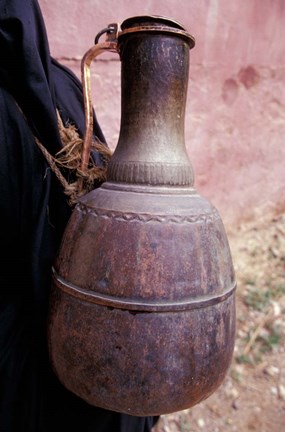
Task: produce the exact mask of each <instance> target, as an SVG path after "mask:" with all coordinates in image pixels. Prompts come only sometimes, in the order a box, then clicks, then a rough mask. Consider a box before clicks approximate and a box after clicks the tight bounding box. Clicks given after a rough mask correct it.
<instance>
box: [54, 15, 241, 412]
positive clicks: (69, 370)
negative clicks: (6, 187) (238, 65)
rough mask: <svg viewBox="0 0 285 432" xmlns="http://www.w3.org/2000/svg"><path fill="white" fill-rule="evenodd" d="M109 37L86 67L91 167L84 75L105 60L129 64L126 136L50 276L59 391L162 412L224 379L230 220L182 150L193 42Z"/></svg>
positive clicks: (122, 34) (230, 342)
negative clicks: (115, 56) (199, 186)
mask: <svg viewBox="0 0 285 432" xmlns="http://www.w3.org/2000/svg"><path fill="white" fill-rule="evenodd" d="M105 31H106V32H107V33H109V34H108V36H107V41H106V42H104V43H103V44H100V43H99V44H98V45H95V47H94V48H92V52H91V51H89V52H88V54H87V55H86V56H85V60H84V61H83V69H82V70H83V84H84V88H85V104H86V107H88V106H89V109H88V108H87V111H86V135H85V145H84V149H83V155H85V156H83V165H82V168H83V169H84V164H85V165H86V163H87V162H86V161H88V153H89V151H90V147H88V146H90V139H91V138H90V133H89V132H90V128H91V127H92V120H91V117H92V116H91V115H90V105H89V104H90V88H89V85H90V83H89V78H88V68H89V66H90V64H91V60H92V59H93V58H94V56H96V55H97V54H98V53H99V52H101V51H102V50H105V49H107V50H111V51H117V52H118V53H119V55H120V58H121V63H122V76H121V79H122V120H121V129H120V136H119V141H118V145H117V148H116V150H115V152H114V155H113V156H112V159H111V162H110V165H109V168H108V180H107V182H105V183H104V184H103V185H102V186H101V187H100V188H98V189H96V190H94V191H92V192H90V193H88V194H87V195H85V196H84V197H82V198H80V200H79V202H78V204H77V206H76V207H75V209H74V211H73V214H72V216H71V218H70V221H69V224H68V226H67V228H66V231H65V234H64V237H63V240H62V244H61V248H60V251H59V254H58V257H57V260H56V262H55V264H54V268H53V287H52V296H51V307H50V316H49V350H50V357H51V361H52V364H53V367H54V370H55V372H56V374H57V375H58V377H59V379H60V381H61V382H62V383H63V384H64V385H65V386H66V387H67V388H68V389H69V390H71V391H72V392H74V393H75V394H77V395H78V396H80V397H81V398H83V399H84V400H86V401H87V402H88V403H90V404H92V405H95V406H98V407H102V408H106V409H110V410H113V411H119V412H124V413H128V414H132V415H136V416H145V415H157V414H166V413H170V412H174V411H178V410H183V409H186V408H189V407H191V406H193V405H195V404H197V403H199V402H200V401H201V400H203V399H205V398H207V397H208V396H209V395H210V394H211V393H213V392H214V391H215V390H216V389H217V388H218V386H219V385H220V384H221V383H222V381H223V379H224V377H225V375H226V373H227V370H228V368H229V365H230V362H231V359H232V353H233V347H234V341H235V287H236V284H235V277H234V270H233V265H232V259H231V253H230V249H229V245H228V241H227V236H226V233H225V230H224V227H223V223H222V220H221V218H220V215H219V213H218V211H217V210H216V209H215V208H214V207H213V206H212V205H211V203H209V201H207V200H206V199H205V198H203V197H201V196H200V195H199V194H198V193H197V192H196V190H195V189H194V186H193V183H194V181H193V170H192V167H191V163H190V161H189V159H188V155H187V152H186V147H185V142H184V114H185V105H186V95H187V84H188V71H189V50H190V48H192V47H193V46H194V39H193V37H192V36H190V35H189V34H188V33H187V32H186V31H185V30H184V29H183V27H181V25H180V24H178V23H176V22H175V21H172V20H170V19H167V18H163V17H155V16H150V17H145V16H142V17H134V18H130V19H127V20H126V21H124V23H123V24H122V25H121V29H120V30H119V31H118V29H117V27H116V26H114V25H112V26H110V28H107V29H105ZM86 59H87V62H86ZM86 65H87V66H86ZM84 71H85V72H84ZM88 134H89V135H88Z"/></svg>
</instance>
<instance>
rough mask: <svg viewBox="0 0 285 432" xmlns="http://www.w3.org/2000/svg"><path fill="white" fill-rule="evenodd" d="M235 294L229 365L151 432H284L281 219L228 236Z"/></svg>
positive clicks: (284, 235) (284, 247) (284, 233)
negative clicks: (200, 396)
mask: <svg viewBox="0 0 285 432" xmlns="http://www.w3.org/2000/svg"><path fill="white" fill-rule="evenodd" d="M228 237H229V242H230V246H231V251H232V257H233V262H234V267H235V271H236V277H237V281H238V290H237V333H236V346H235V353H234V357H233V361H232V365H231V367H230V369H229V371H228V374H227V377H226V379H225V380H224V382H223V384H222V385H221V387H220V388H219V389H218V390H217V391H216V392H215V393H214V394H213V395H212V396H210V397H209V398H208V399H207V400H205V401H204V402H202V403H200V404H199V405H196V406H195V407H193V408H191V409H189V410H185V411H181V412H177V413H174V414H169V415H165V416H161V418H160V421H159V423H158V425H157V427H156V428H155V430H154V432H200V431H201V432H203V431H206V432H234V431H238V432H247V431H258V432H283V431H284V432H285V214H280V215H278V216H276V217H274V218H270V219H268V220H264V219H263V220H259V221H255V222H254V223H253V222H249V223H244V224H243V225H241V226H240V227H239V228H238V229H237V230H235V231H234V232H232V233H231V232H228Z"/></svg>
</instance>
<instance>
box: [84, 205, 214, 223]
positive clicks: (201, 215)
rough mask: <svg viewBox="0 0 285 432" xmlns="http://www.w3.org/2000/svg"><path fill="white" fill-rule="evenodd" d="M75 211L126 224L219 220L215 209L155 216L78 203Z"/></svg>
mask: <svg viewBox="0 0 285 432" xmlns="http://www.w3.org/2000/svg"><path fill="white" fill-rule="evenodd" d="M76 210H78V211H79V212H81V213H83V214H90V215H92V216H95V217H100V218H104V219H114V220H117V221H122V222H123V221H128V222H144V223H148V222H152V223H155V222H157V223H177V224H182V223H191V224H196V223H208V222H214V221H215V220H218V219H220V215H219V213H218V211H217V210H216V209H215V208H212V211H211V212H208V213H205V211H204V209H201V210H199V209H197V210H196V213H195V214H192V215H191V214H189V215H157V214H148V213H139V214H137V213H130V212H129V213H128V212H126V213H124V212H117V211H110V210H101V209H95V208H92V207H88V206H86V205H84V204H83V203H79V204H77V206H76Z"/></svg>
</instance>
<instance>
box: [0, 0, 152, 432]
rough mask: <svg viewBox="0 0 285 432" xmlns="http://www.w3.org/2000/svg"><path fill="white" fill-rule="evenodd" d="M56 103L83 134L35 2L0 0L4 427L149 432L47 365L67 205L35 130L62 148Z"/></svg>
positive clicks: (77, 93)
mask: <svg viewBox="0 0 285 432" xmlns="http://www.w3.org/2000/svg"><path fill="white" fill-rule="evenodd" d="M56 108H57V109H59V111H60V113H61V116H62V118H63V120H64V121H65V122H67V121H68V122H70V123H73V124H75V125H76V127H77V128H78V130H79V132H80V133H81V134H83V127H84V112H83V99H82V88H81V84H80V82H79V81H78V80H77V79H76V77H75V76H74V75H73V73H72V72H70V71H69V70H68V69H66V68H65V67H63V66H61V65H60V64H58V63H57V62H56V61H55V60H53V59H52V58H51V56H50V53H49V48H48V41H47V37H46V31H45V26H44V22H43V18H42V15H41V11H40V8H39V5H38V3H37V1H36V0H0V119H1V121H0V431H1V432H51V431H52V432H53V431H54V430H58V428H59V430H62V431H68V432H117V431H118V432H119V431H120V432H147V431H150V429H151V427H152V425H153V424H154V422H155V421H156V420H157V418H152V417H147V418H141V417H132V416H128V415H125V414H119V413H114V412H110V411H106V410H103V409H99V408H95V407H92V406H90V405H88V404H86V403H85V402H83V401H82V400H81V399H79V398H78V397H76V396H75V395H73V394H72V393H70V392H69V391H67V390H66V389H65V388H64V387H63V386H62V385H61V384H60V383H59V381H58V380H57V378H56V377H55V375H54V373H53V372H52V370H51V367H50V363H49V359H48V351H47V335H46V329H47V325H46V319H47V307H48V298H49V290H50V274H51V265H52V263H53V261H54V258H55V255H56V252H57V249H58V247H59V242H60V239H61V236H62V233H63V230H64V228H65V226H66V223H67V221H68V218H69V216H70V212H71V211H72V209H71V208H70V207H69V206H68V204H67V198H66V197H65V195H64V194H63V190H62V187H61V185H60V184H59V181H58V180H57V179H56V178H55V175H54V174H53V173H52V171H51V169H50V168H49V165H48V164H47V162H46V160H45V159H44V157H43V155H42V153H41V152H40V150H39V149H38V147H37V146H36V144H35V139H34V136H37V137H38V138H39V140H40V141H41V142H42V144H43V145H44V146H45V147H46V148H47V149H48V151H49V152H50V153H51V154H53V155H54V154H55V153H56V152H57V151H58V150H59V149H60V148H61V142H60V139H59V133H58V127H57V117H56ZM23 114H24V115H23ZM94 134H95V135H97V137H98V138H99V139H100V140H101V141H103V142H104V137H103V135H102V132H101V130H100V127H99V125H98V123H97V121H96V118H95V116H94ZM94 157H95V159H96V162H97V164H99V165H102V164H103V163H104V162H103V161H102V160H101V158H100V155H99V154H95V155H94ZM97 186H98V185H97Z"/></svg>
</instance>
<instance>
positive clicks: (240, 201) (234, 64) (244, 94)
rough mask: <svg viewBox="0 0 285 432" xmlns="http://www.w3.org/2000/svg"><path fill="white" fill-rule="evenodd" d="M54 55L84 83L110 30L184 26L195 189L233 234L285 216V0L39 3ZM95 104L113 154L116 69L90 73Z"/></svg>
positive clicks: (99, 66) (102, 65)
mask: <svg viewBox="0 0 285 432" xmlns="http://www.w3.org/2000/svg"><path fill="white" fill-rule="evenodd" d="M39 3H40V5H41V8H42V12H43V15H44V18H45V21H46V26H47V30H48V35H49V41H50V47H51V53H52V55H53V56H54V57H56V58H57V59H58V60H60V61H61V62H62V63H64V64H65V65H67V66H69V67H70V68H71V69H72V70H73V71H74V72H75V73H76V74H77V75H78V76H79V70H80V60H81V58H82V56H83V54H84V53H85V51H87V49H88V48H90V47H91V45H92V44H93V41H94V36H95V35H96V34H97V32H98V31H100V30H101V29H102V28H104V27H106V25H107V24H109V23H112V22H121V21H123V20H124V19H125V18H128V17H130V16H134V15H141V14H158V15H165V16H168V17H170V18H173V19H176V20H177V21H180V22H181V23H182V24H183V25H184V26H185V27H186V28H187V30H188V31H189V32H190V33H192V34H193V35H194V36H195V38H196V47H195V48H194V49H193V50H192V51H191V54H192V55H191V68H190V81H189V93H188V103H187V114H186V124H185V128H186V145H187V150H188V153H189V156H190V159H191V161H192V163H193V166H194V171H195V176H196V188H197V189H198V191H199V192H200V193H201V194H203V195H204V196H206V197H208V198H209V199H210V201H211V202H212V203H213V204H214V205H215V206H216V207H217V208H218V210H219V211H220V213H221V215H222V218H223V220H224V222H225V224H226V225H227V226H228V227H230V225H231V224H236V223H238V222H240V221H242V220H245V219H249V218H252V217H260V216H262V215H264V214H269V213H274V211H276V210H281V209H285V197H284V186H285V168H284V165H285V157H284V156H285V145H284V137H285V1H284V0H262V1H261V0H248V1H244V0H235V1H229V0H200V1H197V0H188V1H187V2H178V1H177V0H164V1H158V0H157V1H155V0H145V1H141V0H105V1H104V2H99V1H98V0H82V1H77V0H61V1H58V0H39ZM92 89H93V103H94V106H95V109H96V112H97V116H98V119H99V123H100V124H101V127H102V129H103V131H104V133H105V136H106V138H107V140H108V142H109V144H110V146H111V147H114V146H115V145H116V140H117V137H118V133H119V123H120V64H119V60H118V58H117V57H116V56H114V57H110V55H108V56H105V57H102V58H101V60H99V61H97V62H96V64H95V65H93V69H92Z"/></svg>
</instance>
